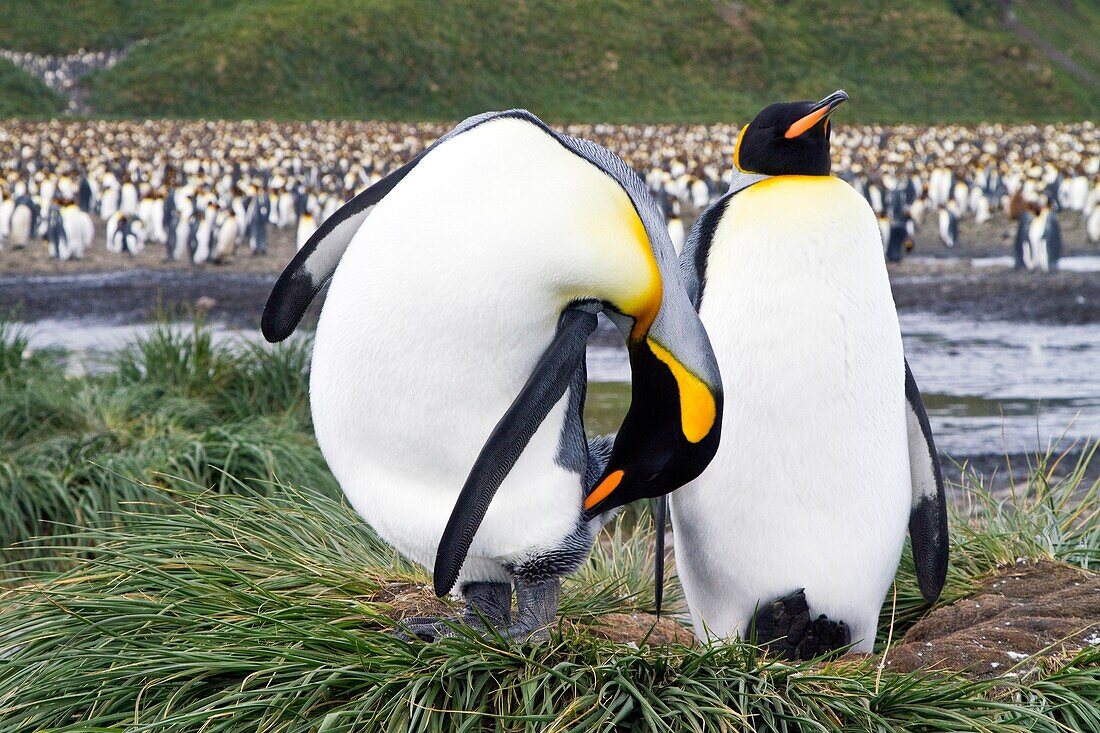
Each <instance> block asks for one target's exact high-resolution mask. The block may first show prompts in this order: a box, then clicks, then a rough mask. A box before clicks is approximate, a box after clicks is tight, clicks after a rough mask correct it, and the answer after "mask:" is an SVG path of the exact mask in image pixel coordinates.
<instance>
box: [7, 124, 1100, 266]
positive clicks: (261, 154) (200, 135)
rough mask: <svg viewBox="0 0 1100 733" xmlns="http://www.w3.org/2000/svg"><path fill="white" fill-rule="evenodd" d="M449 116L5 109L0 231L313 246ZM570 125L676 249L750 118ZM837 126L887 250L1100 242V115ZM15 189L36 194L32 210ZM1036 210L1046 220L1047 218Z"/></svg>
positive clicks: (718, 187) (230, 250)
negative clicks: (1032, 121) (974, 240)
mask: <svg viewBox="0 0 1100 733" xmlns="http://www.w3.org/2000/svg"><path fill="white" fill-rule="evenodd" d="M446 132H447V128H446V127H445V126H442V125H436V124H416V125H411V124H394V123H377V122H312V123H288V124H279V123H258V122H225V121H219V122H179V121H147V122H126V121H91V122H76V121H64V122H62V121H54V122H48V123H32V122H20V121H8V122H3V123H0V247H2V246H16V247H20V246H27V245H28V244H29V243H31V242H35V243H38V244H39V245H40V246H43V247H49V248H50V249H49V251H50V253H51V255H52V254H54V252H55V251H56V252H57V256H58V257H64V256H65V255H66V254H67V255H68V257H70V258H79V257H80V256H81V252H80V250H79V247H71V248H69V249H67V250H62V249H61V248H57V247H55V246H54V245H53V244H51V243H50V239H49V234H48V232H47V229H48V227H49V224H48V221H49V219H50V211H51V209H52V208H53V207H55V206H56V207H57V208H58V209H59V213H61V214H62V215H63V216H62V220H63V221H64V220H65V219H66V218H68V219H72V218H73V217H72V216H71V215H70V216H68V217H65V216H64V214H65V209H66V207H68V206H71V205H72V204H75V205H76V206H77V208H78V209H79V210H80V211H82V212H84V213H86V214H88V215H89V216H90V217H91V218H92V221H93V224H94V228H95V231H96V232H97V234H98V235H99V237H101V238H100V239H97V241H100V242H102V241H105V242H106V246H107V249H108V251H110V252H117V253H119V254H126V253H130V254H133V253H135V252H139V251H141V250H142V249H143V248H144V247H145V246H155V247H157V248H158V249H159V250H160V251H163V252H164V256H165V257H166V258H167V259H170V260H178V261H186V262H191V263H194V264H205V263H224V262H226V261H228V260H230V259H231V258H232V257H233V256H234V255H235V254H238V253H243V252H247V253H252V254H263V253H265V252H266V250H267V245H268V241H267V238H268V235H269V230H270V228H272V227H275V228H280V229H286V230H287V231H288V232H292V233H293V236H294V238H295V240H296V242H297V244H298V246H299V247H300V246H301V245H303V244H304V243H305V241H307V240H308V238H309V236H310V233H311V232H312V231H314V230H315V228H317V227H320V226H321V225H322V224H323V223H324V221H325V220H326V219H327V218H329V217H330V216H331V215H332V214H333V212H335V211H336V210H337V209H338V208H339V207H340V206H341V205H342V204H343V203H344V202H345V201H347V200H349V199H351V198H352V197H353V196H354V195H355V194H356V193H358V192H360V191H362V190H363V189H365V188H367V187H368V186H370V185H372V184H373V183H376V182H377V181H379V180H380V179H381V178H382V177H384V176H385V175H387V174H388V173H390V172H392V171H394V170H396V169H397V168H399V167H400V166H401V165H403V164H405V163H406V162H407V161H409V160H410V159H412V158H413V157H414V156H416V155H417V154H419V153H420V152H422V151H423V150H424V149H425V148H426V147H428V145H430V144H431V142H432V141H433V140H435V139H437V138H439V137H440V136H441V135H443V134H445V133H446ZM566 132H567V133H568V134H570V135H573V136H576V137H580V138H584V139H588V140H592V141H594V142H597V143H599V144H602V145H604V146H606V147H607V148H608V149H610V150H613V151H615V152H616V154H618V155H619V156H621V157H622V158H623V159H624V160H625V161H626V162H627V163H628V164H629V165H630V166H631V167H632V168H633V169H634V170H636V171H638V172H639V173H640V174H642V175H643V176H644V178H645V180H646V184H647V187H648V189H649V191H650V193H651V194H652V195H653V196H654V197H655V198H656V199H657V201H658V204H659V205H660V206H661V207H662V210H663V212H664V214H665V217H666V219H667V222H668V223H667V226H668V230H669V237H670V239H671V240H672V243H673V246H674V247H675V248H676V249H677V251H679V249H680V248H681V247H682V246H683V243H684V241H685V239H686V232H685V222H690V221H691V220H693V219H694V218H695V217H697V216H698V215H699V214H700V213H701V212H702V211H703V210H704V209H705V208H706V207H707V206H709V205H710V204H711V203H713V202H714V201H716V200H717V199H718V198H719V197H721V196H722V195H723V194H724V193H725V191H726V190H727V189H728V188H729V184H730V180H731V177H732V173H733V168H732V164H731V161H732V155H733V150H734V146H735V144H736V141H737V137H738V134H739V132H740V128H739V127H736V126H733V125H710V126H702V125H698V126H671V125H648V126H612V125H575V126H570V127H568V128H566ZM832 140H833V146H832V156H833V172H834V174H835V175H837V176H838V177H840V178H842V179H843V180H846V181H848V182H849V183H851V184H852V186H853V187H854V188H855V189H856V190H857V191H858V192H859V193H860V194H861V195H862V196H863V197H864V198H865V199H866V200H867V201H868V204H869V205H870V206H871V208H872V210H873V211H874V212H875V213H876V215H877V216H878V218H879V226H880V229H881V231H882V233H883V234H882V243H883V251H884V256H886V257H887V259H888V260H890V261H897V260H900V259H901V258H903V257H904V256H905V254H906V253H907V252H908V251H909V250H910V249H911V248H912V242H913V235H914V234H915V232H916V231H917V230H918V229H919V228H922V227H925V226H927V227H929V228H930V230H931V231H935V232H937V233H939V235H940V239H941V240H942V242H943V244H944V247H945V248H947V247H952V246H955V245H956V244H957V243H958V241H959V224H960V222H963V221H973V222H976V223H979V224H981V223H984V222H987V221H989V219H990V217H991V216H992V215H993V213H994V212H997V211H1000V212H1002V213H1003V214H1005V215H1006V216H1008V217H1009V218H1010V219H1011V220H1013V221H1014V222H1016V227H1017V228H1016V236H1015V241H1014V243H1013V244H1014V246H1015V249H1014V251H1013V253H1014V254H1015V255H1016V262H1017V266H1018V267H1020V268H1024V269H1035V270H1045V269H1054V268H1056V267H1057V259H1058V254H1059V251H1060V242H1061V235H1060V231H1061V227H1060V226H1059V223H1060V222H1059V219H1060V218H1061V219H1062V220H1063V221H1064V218H1065V217H1067V216H1073V217H1081V220H1082V222H1083V224H1084V230H1085V233H1086V236H1087V238H1088V240H1089V241H1091V242H1100V130H1098V128H1097V127H1096V126H1095V125H1093V124H1091V123H1081V124H1072V125H1046V126H1036V125H1015V126H1013V125H979V126H976V127H961V126H944V127H934V128H933V127H917V126H911V125H899V126H892V127H888V126H871V125H863V126H843V127H838V128H837V129H835V130H834V131H833V136H832ZM16 202H20V203H19V207H24V208H25V210H21V211H19V212H18V213H17V212H16V211H15V209H16V208H18V207H17V205H16ZM306 214H308V216H306ZM1037 219H1041V220H1042V226H1037V227H1032V226H1031V225H1032V223H1034V222H1035V221H1036V220H1037ZM55 220H56V217H55ZM73 226H74V227H77V228H79V229H80V230H81V231H84V229H86V227H85V226H84V222H83V221H81V222H80V224H79V225H78V224H73ZM225 230H228V231H225ZM56 231H59V230H55V232H56ZM119 231H122V232H124V234H122V235H119V234H117V233H118V232H119ZM232 232H235V236H230V233H232ZM108 235H114V236H108ZM80 238H81V234H80V233H79V232H74V233H73V235H72V236H71V239H73V240H74V241H75V240H80ZM90 241H91V240H89V241H88V243H85V244H84V247H85V251H86V250H87V247H88V246H90ZM1025 251H1026V253H1027V257H1024V256H1023V253H1024V252H1025ZM0 256H2V255H0Z"/></svg>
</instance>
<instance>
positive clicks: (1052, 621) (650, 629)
mask: <svg viewBox="0 0 1100 733" xmlns="http://www.w3.org/2000/svg"><path fill="white" fill-rule="evenodd" d="M377 600H378V601H379V602H381V603H384V604H385V605H386V607H387V611H388V615H389V616H390V617H391V618H393V619H394V620H395V621H397V620H400V619H403V618H409V617H412V616H424V615H432V616H438V615H451V614H454V613H455V609H454V607H452V606H451V605H449V604H448V603H444V602H442V601H440V600H439V599H437V598H435V597H434V595H432V593H431V589H430V588H428V587H427V586H417V585H413V584H410V583H393V584H392V585H391V586H390V587H387V588H384V589H383V590H382V591H381V593H380V594H379V598H378V599H377ZM577 626H583V627H584V628H585V629H587V630H588V631H589V632H590V633H592V634H594V635H596V636H601V637H603V638H605V639H611V640H612V641H616V642H620V643H628V642H634V643H637V644H643V643H648V644H654V645H662V644H670V643H675V644H683V645H688V646H690V645H692V644H694V643H696V642H695V637H694V635H693V634H692V633H691V631H690V629H688V628H686V627H684V626H682V625H680V624H678V623H676V622H675V621H674V620H672V619H671V618H669V617H668V615H665V616H664V617H662V618H661V619H658V618H657V617H656V616H653V615H652V614H648V613H632V614H626V613H612V614H606V615H604V616H600V617H597V618H594V619H592V620H591V621H590V622H586V623H584V624H578V625H577ZM1089 644H1091V645H1095V644H1100V573H1093V572H1088V571H1085V570H1082V569H1080V568H1077V567H1073V566H1070V565H1066V564H1064V563H1059V562H1053V561H1042V562H1038V563H1020V564H1017V565H1009V566H1006V567H1003V568H1000V569H999V570H998V571H997V572H995V573H994V574H993V575H991V576H990V577H988V578H986V579H984V580H983V581H982V582H981V583H980V585H979V588H978V590H977V592H976V593H975V594H974V595H972V596H971V597H969V598H965V599H963V600H960V601H957V602H955V603H953V604H951V605H948V606H944V607H942V608H938V609H936V610H935V611H933V612H932V613H930V614H928V615H927V616H925V617H924V618H923V619H921V620H920V621H919V622H917V624H916V625H914V626H913V627H912V628H911V629H909V631H908V632H907V633H906V634H905V636H904V637H903V638H902V639H901V640H900V641H898V642H895V643H894V645H893V646H891V647H890V649H889V650H888V651H887V653H886V668H887V669H889V670H893V671H898V672H910V671H913V670H917V669H943V670H953V671H957V672H963V673H965V674H967V675H969V676H972V677H977V678H987V677H1000V676H1004V675H1013V676H1024V675H1026V674H1028V673H1029V672H1030V671H1032V670H1034V669H1035V668H1036V666H1037V665H1038V664H1039V663H1040V659H1041V658H1042V657H1045V656H1064V655H1072V654H1074V653H1076V652H1077V651H1079V650H1080V649H1081V648H1082V647H1084V646H1085V645H1089ZM861 656H862V655H861Z"/></svg>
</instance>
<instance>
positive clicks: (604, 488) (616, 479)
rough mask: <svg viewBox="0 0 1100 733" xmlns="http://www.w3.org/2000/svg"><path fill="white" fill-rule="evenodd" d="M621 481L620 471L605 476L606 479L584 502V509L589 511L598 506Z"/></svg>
mask: <svg viewBox="0 0 1100 733" xmlns="http://www.w3.org/2000/svg"><path fill="white" fill-rule="evenodd" d="M622 480H623V472H622V471H612V472H611V473H609V474H607V478H605V479H604V480H603V481H601V482H600V485H599V486H597V487H596V488H595V489H593V490H592V493H591V494H589V495H588V496H587V497H586V498H585V500H584V508H585V509H591V508H592V507H594V506H596V505H597V504H599V503H600V502H601V501H603V500H604V499H606V498H607V497H608V496H610V495H611V492H612V491H614V490H615V489H616V488H618V486H619V483H620V482H621V481H622Z"/></svg>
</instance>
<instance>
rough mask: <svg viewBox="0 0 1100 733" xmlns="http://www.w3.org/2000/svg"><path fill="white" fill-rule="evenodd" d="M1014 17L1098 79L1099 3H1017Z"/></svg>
mask: <svg viewBox="0 0 1100 733" xmlns="http://www.w3.org/2000/svg"><path fill="white" fill-rule="evenodd" d="M1016 17H1017V18H1018V19H1019V20H1020V22H1021V23H1023V24H1024V25H1026V26H1028V27H1029V28H1031V29H1032V30H1034V31H1035V32H1036V33H1038V34H1039V35H1040V36H1041V37H1043V38H1044V39H1046V40H1047V41H1049V42H1050V43H1051V44H1053V45H1054V46H1055V47H1057V48H1058V49H1060V50H1062V51H1063V52H1065V54H1066V55H1067V56H1069V57H1070V58H1071V59H1073V60H1074V61H1076V62H1077V63H1078V64H1080V65H1081V66H1083V67H1084V68H1085V69H1087V70H1088V71H1089V72H1091V73H1092V75H1093V76H1094V77H1100V41H1097V38H1100V0H1059V1H1058V2H1057V3H1052V2H1049V0H1017V2H1016Z"/></svg>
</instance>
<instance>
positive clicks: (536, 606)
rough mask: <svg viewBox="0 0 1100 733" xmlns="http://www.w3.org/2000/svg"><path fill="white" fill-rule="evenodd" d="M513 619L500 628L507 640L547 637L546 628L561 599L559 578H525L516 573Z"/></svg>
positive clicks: (551, 620)
mask: <svg viewBox="0 0 1100 733" xmlns="http://www.w3.org/2000/svg"><path fill="white" fill-rule="evenodd" d="M515 585H516V623H514V624H512V625H511V626H509V627H508V628H507V629H505V630H504V637H505V638H507V639H508V640H509V641H515V642H524V641H528V642H532V643H536V644H537V643H539V642H543V641H546V640H547V639H549V638H550V628H551V627H552V626H553V625H554V621H555V620H556V619H557V617H558V604H559V603H560V602H561V578H558V577H550V578H542V579H539V580H527V579H524V578H519V577H517V578H516V580H515Z"/></svg>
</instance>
